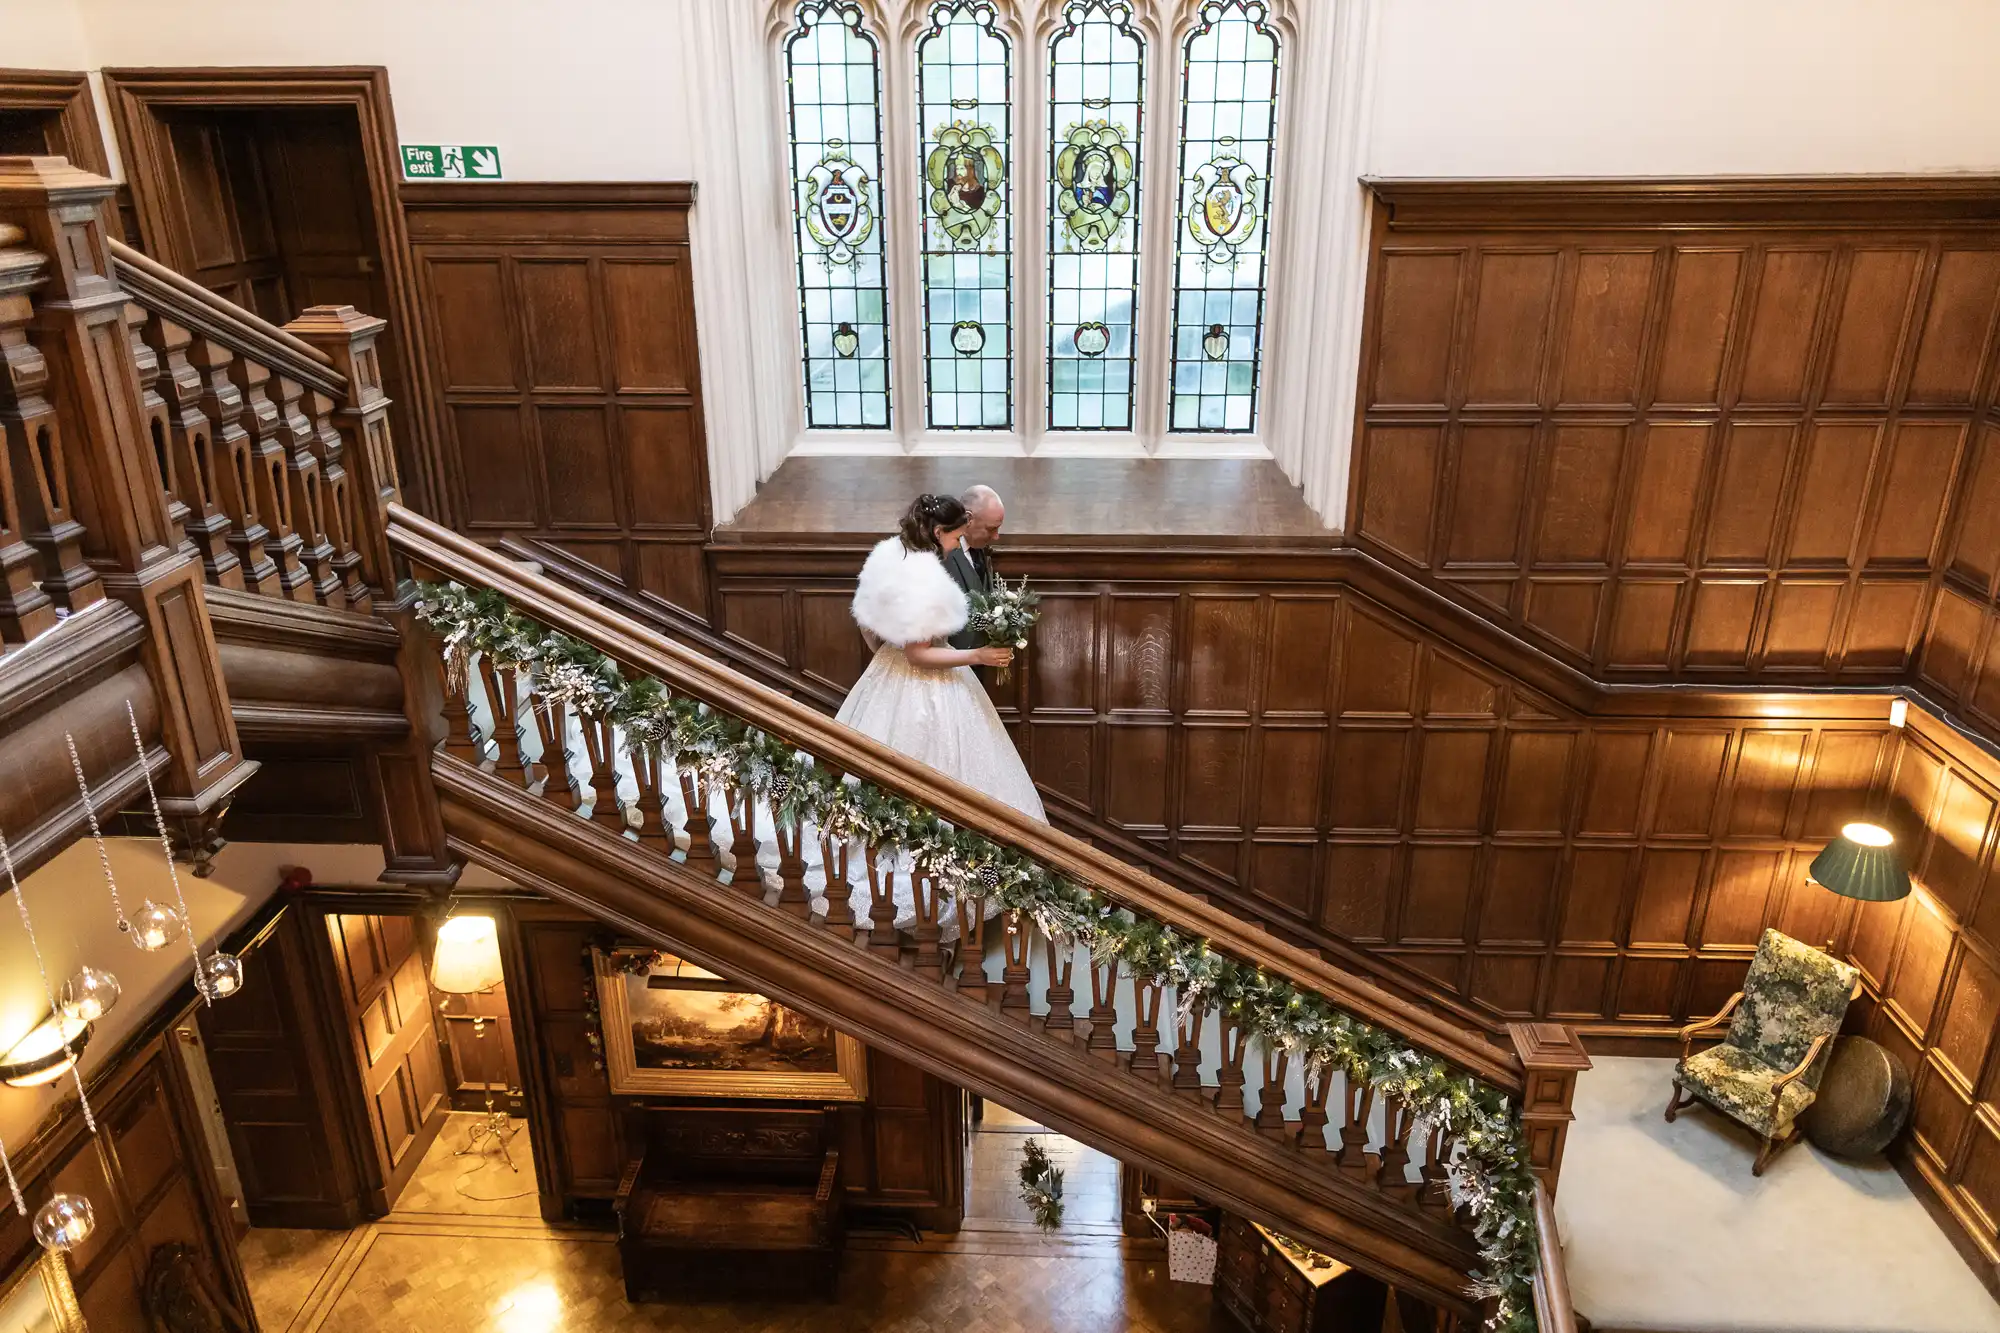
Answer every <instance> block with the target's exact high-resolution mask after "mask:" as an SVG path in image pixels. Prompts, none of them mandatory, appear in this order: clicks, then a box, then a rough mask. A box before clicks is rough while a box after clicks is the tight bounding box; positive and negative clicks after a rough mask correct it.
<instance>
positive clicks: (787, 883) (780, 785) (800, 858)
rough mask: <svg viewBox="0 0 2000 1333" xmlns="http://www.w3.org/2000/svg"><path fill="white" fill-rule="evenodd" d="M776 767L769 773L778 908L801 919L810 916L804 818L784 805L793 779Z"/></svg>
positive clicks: (787, 799) (791, 787)
mask: <svg viewBox="0 0 2000 1333" xmlns="http://www.w3.org/2000/svg"><path fill="white" fill-rule="evenodd" d="M796 781H797V779H795V778H794V777H793V776H792V775H791V774H790V773H787V772H784V771H783V770H780V771H779V772H777V773H775V774H773V775H772V778H771V794H770V796H769V798H768V799H769V800H770V803H771V836H772V838H773V839H775V840H776V842H777V844H778V910H779V911H781V912H784V913H786V914H788V915H790V916H795V917H797V918H798V919H799V920H801V921H809V920H811V919H812V895H811V894H810V893H807V892H806V853H805V837H806V828H805V820H804V819H803V818H801V817H799V815H798V812H797V811H796V810H791V811H787V809H786V805H787V803H788V802H789V801H790V800H791V798H792V794H793V783H794V782H796Z"/></svg>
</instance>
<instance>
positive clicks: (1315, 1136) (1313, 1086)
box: [1299, 1064, 1335, 1153]
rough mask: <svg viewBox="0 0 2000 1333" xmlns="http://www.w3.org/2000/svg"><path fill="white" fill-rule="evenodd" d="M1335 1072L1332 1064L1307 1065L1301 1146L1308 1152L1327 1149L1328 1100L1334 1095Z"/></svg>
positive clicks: (1300, 1121)
mask: <svg viewBox="0 0 2000 1333" xmlns="http://www.w3.org/2000/svg"><path fill="white" fill-rule="evenodd" d="M1334 1073H1335V1070H1334V1067H1333V1066H1332V1065H1331V1064H1320V1065H1316V1066H1315V1065H1307V1066H1306V1101H1305V1105H1304V1106H1302V1107H1301V1108H1299V1147H1300V1148H1301V1149H1303V1150H1305V1151H1306V1152H1314V1153H1323V1152H1325V1151H1326V1102H1327V1098H1328V1097H1330V1096H1332V1095H1333V1079H1334Z"/></svg>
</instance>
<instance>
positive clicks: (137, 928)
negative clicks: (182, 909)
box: [131, 898, 187, 953]
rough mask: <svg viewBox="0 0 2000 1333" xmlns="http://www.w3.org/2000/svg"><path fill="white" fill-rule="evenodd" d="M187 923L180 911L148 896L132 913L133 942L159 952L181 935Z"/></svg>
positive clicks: (142, 947)
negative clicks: (164, 905)
mask: <svg viewBox="0 0 2000 1333" xmlns="http://www.w3.org/2000/svg"><path fill="white" fill-rule="evenodd" d="M186 924H187V923H186V922H185V921H182V920H181V914H180V913H179V912H176V911H175V910H174V909H173V908H171V907H163V906H161V905H160V904H159V903H156V902H154V901H153V900H152V899H151V898H148V899H146V901H145V902H143V903H140V904H139V910H138V911H136V912H134V913H132V921H131V928H132V942H133V943H134V944H136V945H138V946H139V947H140V948H141V949H144V950H145V951H146V952H147V953H158V952H159V951H160V950H162V949H164V948H166V947H167V946H168V945H169V944H172V943H173V942H174V941H175V940H177V939H179V938H180V937H181V928H182V927H184V926H185V925H186Z"/></svg>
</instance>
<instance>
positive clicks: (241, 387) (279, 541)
mask: <svg viewBox="0 0 2000 1333" xmlns="http://www.w3.org/2000/svg"><path fill="white" fill-rule="evenodd" d="M229 377H230V379H231V380H232V381H233V382H234V383H235V385H236V391H237V393H239V394H241V395H242V396H243V429H244V431H245V432H246V433H247V434H248V436H249V445H248V448H249V457H250V484H251V486H252V487H253V488H254V493H255V495H256V497H257V499H256V506H257V513H258V514H259V515H260V516H262V518H263V519H264V524H265V526H266V527H268V528H269V529H270V530H271V535H270V536H269V537H268V538H266V539H265V541H264V550H265V551H266V552H267V553H268V554H269V555H270V556H271V558H272V559H273V560H275V561H276V562H277V565H278V595H279V596H281V597H289V598H291V599H292V600H293V601H297V602H310V601H311V600H313V589H312V576H311V575H310V574H308V573H307V572H306V567H305V566H304V565H303V564H302V563H301V562H300V560H299V552H301V551H302V550H304V549H305V538H303V537H301V536H300V535H299V518H298V515H296V514H294V513H293V512H292V497H291V489H290V488H289V487H288V486H286V484H285V448H284V444H283V443H282V441H281V439H280V435H281V430H282V426H281V423H280V421H279V417H278V405H277V404H276V403H274V402H272V401H271V379H272V375H271V371H270V368H269V367H268V366H265V365H264V364H262V363H261V362H257V361H252V360H251V359H250V358H249V357H247V356H239V357H237V358H236V359H235V360H233V361H231V362H230V363H229Z"/></svg>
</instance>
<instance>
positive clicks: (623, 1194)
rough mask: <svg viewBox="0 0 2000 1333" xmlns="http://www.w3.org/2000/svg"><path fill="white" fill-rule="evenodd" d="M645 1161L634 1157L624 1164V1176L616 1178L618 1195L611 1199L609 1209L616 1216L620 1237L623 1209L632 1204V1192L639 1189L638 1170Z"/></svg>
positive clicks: (623, 1226)
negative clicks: (610, 1208)
mask: <svg viewBox="0 0 2000 1333" xmlns="http://www.w3.org/2000/svg"><path fill="white" fill-rule="evenodd" d="M645 1161H646V1159H645V1158H643V1157H634V1158H633V1159H632V1160H631V1161H629V1162H627V1163H625V1174H624V1175H622V1176H620V1177H618V1194H617V1196H616V1197H615V1198H613V1199H612V1201H611V1207H612V1208H613V1210H615V1211H616V1212H617V1214H618V1234H619V1235H620V1236H623V1235H624V1234H625V1209H626V1207H627V1206H628V1205H630V1204H631V1202H632V1191H633V1190H635V1189H637V1188H638V1187H639V1168H640V1167H642V1166H644V1165H645Z"/></svg>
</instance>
